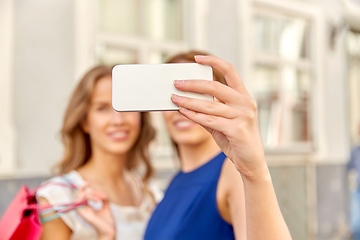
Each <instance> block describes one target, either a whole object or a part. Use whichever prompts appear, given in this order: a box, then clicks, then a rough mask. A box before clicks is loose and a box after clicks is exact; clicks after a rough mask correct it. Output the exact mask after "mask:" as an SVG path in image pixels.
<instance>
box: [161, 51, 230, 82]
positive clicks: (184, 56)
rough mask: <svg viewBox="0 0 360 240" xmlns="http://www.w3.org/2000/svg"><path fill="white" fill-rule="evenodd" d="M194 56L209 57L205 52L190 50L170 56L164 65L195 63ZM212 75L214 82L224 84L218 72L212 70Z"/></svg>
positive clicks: (222, 76)
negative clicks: (184, 62)
mask: <svg viewBox="0 0 360 240" xmlns="http://www.w3.org/2000/svg"><path fill="white" fill-rule="evenodd" d="M195 55H205V56H206V55H210V54H208V53H206V52H201V51H196V50H191V51H188V52H184V53H179V54H176V55H175V56H172V57H171V58H170V59H169V60H167V61H166V63H179V62H183V61H187V62H194V63H195V62H196V61H195ZM213 75H214V80H215V81H218V82H221V83H222V84H225V85H227V84H226V80H225V77H224V75H222V74H221V73H220V72H219V71H218V70H216V69H214V68H213Z"/></svg>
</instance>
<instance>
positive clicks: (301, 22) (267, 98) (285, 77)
mask: <svg viewBox="0 0 360 240" xmlns="http://www.w3.org/2000/svg"><path fill="white" fill-rule="evenodd" d="M252 21H253V28H252V29H253V41H252V42H253V53H254V58H253V59H254V60H253V63H252V67H251V68H252V74H253V81H254V82H253V83H252V84H251V85H252V88H251V90H252V94H253V96H254V98H255V99H256V101H257V104H258V112H259V113H258V114H259V124H260V130H261V135H262V138H263V142H264V145H265V147H266V148H267V149H271V148H290V149H291V148H293V147H294V146H296V147H297V148H298V149H299V146H303V145H305V146H307V147H308V146H309V144H310V143H311V141H312V134H311V132H312V131H311V124H310V118H311V82H312V77H311V76H312V66H311V55H310V37H311V36H310V23H309V22H308V21H307V20H305V19H302V18H294V17H290V16H286V15H281V14H273V13H271V12H266V11H264V12H261V11H259V12H255V13H254V15H253V19H252Z"/></svg>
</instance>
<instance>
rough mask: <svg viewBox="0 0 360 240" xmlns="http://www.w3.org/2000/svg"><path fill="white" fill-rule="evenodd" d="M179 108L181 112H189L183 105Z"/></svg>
mask: <svg viewBox="0 0 360 240" xmlns="http://www.w3.org/2000/svg"><path fill="white" fill-rule="evenodd" d="M179 110H180V111H181V112H183V113H189V112H190V110H188V109H186V108H183V107H179Z"/></svg>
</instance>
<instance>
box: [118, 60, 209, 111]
mask: <svg viewBox="0 0 360 240" xmlns="http://www.w3.org/2000/svg"><path fill="white" fill-rule="evenodd" d="M191 79H202V80H209V81H212V80H213V73H212V68H211V67H210V66H207V65H201V64H198V63H168V64H127V65H116V66H115V67H114V68H113V71H112V105H113V108H114V109H115V110H116V111H120V112H132V111H141V112H144V111H171V110H172V111H176V110H179V107H178V106H177V105H175V104H174V103H173V102H172V101H171V95H172V94H177V95H180V96H186V97H191V98H197V99H204V100H209V101H212V100H213V97H212V96H210V95H206V94H200V93H194V92H183V91H180V90H178V89H176V88H175V87H174V80H191Z"/></svg>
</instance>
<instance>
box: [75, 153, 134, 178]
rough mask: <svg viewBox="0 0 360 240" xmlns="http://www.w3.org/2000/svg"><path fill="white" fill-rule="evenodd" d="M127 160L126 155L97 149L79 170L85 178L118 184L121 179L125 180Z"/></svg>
mask: <svg viewBox="0 0 360 240" xmlns="http://www.w3.org/2000/svg"><path fill="white" fill-rule="evenodd" d="M93 150H95V149H93ZM126 161H127V156H126V155H114V154H110V153H106V152H103V151H96V150H95V151H93V152H92V156H91V158H90V159H89V161H88V162H87V163H86V164H85V165H84V166H82V167H80V168H79V169H78V171H79V173H81V174H82V175H83V176H84V177H85V179H88V180H93V181H94V180H95V181H97V182H104V181H106V182H109V183H114V184H117V183H119V181H120V182H123V181H124V174H125V173H126V171H127V170H126V166H125V164H126Z"/></svg>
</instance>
